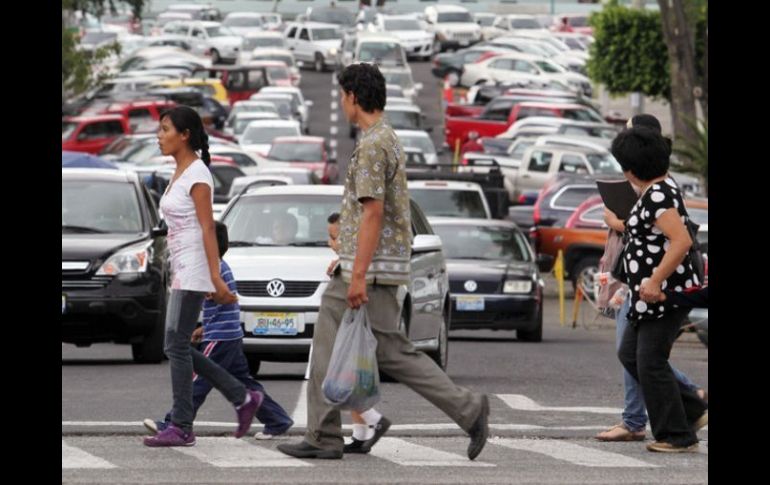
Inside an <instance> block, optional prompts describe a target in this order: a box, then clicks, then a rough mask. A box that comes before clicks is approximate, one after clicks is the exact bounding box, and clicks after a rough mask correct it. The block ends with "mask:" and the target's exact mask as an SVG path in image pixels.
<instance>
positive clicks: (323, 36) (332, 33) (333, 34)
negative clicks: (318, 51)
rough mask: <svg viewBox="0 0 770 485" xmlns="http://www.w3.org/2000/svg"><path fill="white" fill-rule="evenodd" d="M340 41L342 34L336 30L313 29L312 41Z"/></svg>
mask: <svg viewBox="0 0 770 485" xmlns="http://www.w3.org/2000/svg"><path fill="white" fill-rule="evenodd" d="M334 39H342V33H341V32H340V31H339V30H337V29H313V40H334Z"/></svg>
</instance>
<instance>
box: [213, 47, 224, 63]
mask: <svg viewBox="0 0 770 485" xmlns="http://www.w3.org/2000/svg"><path fill="white" fill-rule="evenodd" d="M220 62H222V57H221V56H220V55H219V51H217V50H216V49H211V63H212V64H219V63H220Z"/></svg>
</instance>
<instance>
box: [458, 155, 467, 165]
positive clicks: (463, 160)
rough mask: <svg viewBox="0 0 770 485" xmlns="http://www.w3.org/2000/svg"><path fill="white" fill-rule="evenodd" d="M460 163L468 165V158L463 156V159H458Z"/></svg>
mask: <svg viewBox="0 0 770 485" xmlns="http://www.w3.org/2000/svg"><path fill="white" fill-rule="evenodd" d="M460 165H468V159H467V158H465V157H463V159H462V160H460Z"/></svg>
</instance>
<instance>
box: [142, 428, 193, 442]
mask: <svg viewBox="0 0 770 485" xmlns="http://www.w3.org/2000/svg"><path fill="white" fill-rule="evenodd" d="M144 444H145V446H152V447H160V446H194V445H195V434H194V433H193V432H192V431H190V432H189V433H185V432H184V431H182V430H181V429H180V428H177V427H176V426H174V424H173V423H172V424H169V425H168V426H167V427H166V429H164V430H163V431H161V432H160V433H158V434H156V435H155V436H148V437H146V438H145V439H144Z"/></svg>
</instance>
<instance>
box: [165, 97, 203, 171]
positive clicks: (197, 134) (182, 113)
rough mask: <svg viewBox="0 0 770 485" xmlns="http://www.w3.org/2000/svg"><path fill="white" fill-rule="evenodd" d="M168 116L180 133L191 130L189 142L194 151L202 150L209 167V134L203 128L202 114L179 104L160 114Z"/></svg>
mask: <svg viewBox="0 0 770 485" xmlns="http://www.w3.org/2000/svg"><path fill="white" fill-rule="evenodd" d="M163 118H168V119H170V120H171V124H172V125H174V128H175V129H176V131H178V132H179V133H184V132H185V131H189V132H190V138H189V141H188V144H189V145H190V148H192V149H193V150H194V151H196V152H197V151H199V150H200V152H201V160H203V163H205V164H206V166H207V167H208V166H209V164H210V163H211V155H209V135H208V134H207V133H206V130H205V129H204V128H203V121H202V120H201V117H200V115H198V112H197V111H195V110H194V109H192V108H190V107H189V106H177V107H175V108H172V109H169V110H167V111H164V112H163V113H162V114H161V115H160V119H163Z"/></svg>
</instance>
